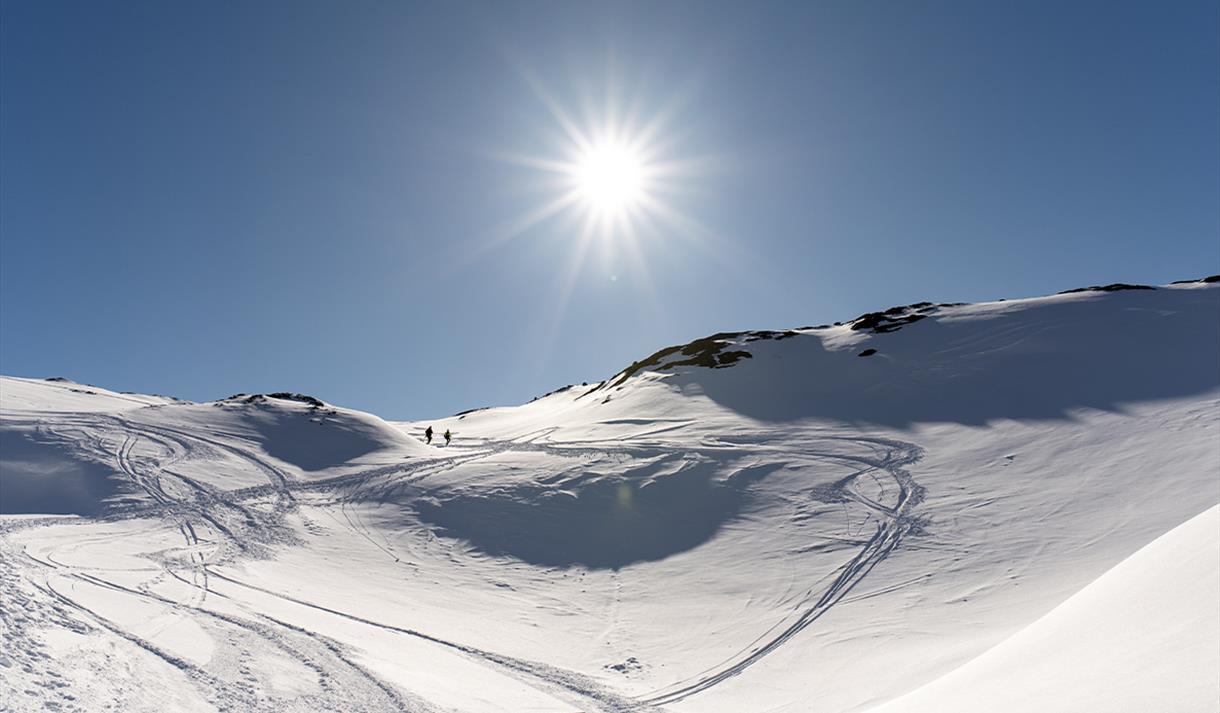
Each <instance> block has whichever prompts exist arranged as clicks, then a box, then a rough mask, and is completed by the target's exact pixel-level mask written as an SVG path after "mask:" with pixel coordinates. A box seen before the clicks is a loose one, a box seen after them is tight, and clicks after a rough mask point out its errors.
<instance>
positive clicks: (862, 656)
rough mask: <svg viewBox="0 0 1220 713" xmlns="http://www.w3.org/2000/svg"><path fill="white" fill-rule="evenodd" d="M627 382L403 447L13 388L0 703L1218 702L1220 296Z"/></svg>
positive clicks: (0, 389) (508, 412)
mask: <svg viewBox="0 0 1220 713" xmlns="http://www.w3.org/2000/svg"><path fill="white" fill-rule="evenodd" d="M919 316H922V317H923V318H922V319H919V320H918V321H915V320H914V319H911V318H913V317H919ZM906 319H911V321H910V323H901V322H902V321H903V320H906ZM853 325H854V326H856V327H860V328H857V329H853V328H852V327H853ZM866 325H879V326H880V329H881V330H882V331H880V332H877V331H874V330H873V329H871V328H863V327H864V326H866ZM891 326H893V327H898V328H897V329H895V330H894V331H884V330H886V329H889V327H891ZM868 349H875V350H876V352H875V353H872V354H871V355H869V356H863V357H861V356H857V355H858V354H860V353H861V352H863V351H865V350H868ZM736 352H745V353H746V355H741V354H736V355H735V356H734V354H735V353H736ZM734 359H737V360H736V361H735V363H731V362H733V360H734ZM689 360H693V361H695V362H698V363H701V364H704V365H703V366H701V365H698V363H697V364H678V365H674V362H680V361H689ZM709 364H720V365H721V366H720V368H708V366H706V365H709ZM637 366H638V367H639V368H638V369H629V370H628V371H626V372H623V373H620V374H617V375H614V376H613V377H611V378H610V379H607V380H606V381H605V382H602V383H600V384H597V383H590V384H588V385H577V386H573V387H570V388H567V389H563V390H560V391H558V392H555V393H553V394H550V395H548V396H545V397H543V398H540V399H538V400H535V401H533V402H531V403H529V404H526V405H523V406H519V407H513V408H492V409H486V410H480V411H475V412H471V413H467V414H464V415H461V416H453V417H449V418H441V419H436V420H433V421H428V422H419V423H393V424H391V423H387V422H385V421H383V420H381V419H379V418H377V417H375V416H372V415H369V414H365V413H361V412H357V411H352V410H348V409H343V408H339V407H336V406H332V405H330V404H325V403H322V402H317V401H312V400H308V399H302V398H299V397H290V396H289V395H287V394H282V395H273V396H254V397H249V396H245V395H241V396H238V397H234V398H230V399H223V400H221V401H217V402H211V403H203V404H192V403H187V402H180V401H177V400H174V399H168V398H164V397H154V396H137V395H130V394H116V393H114V392H109V391H106V390H104V389H99V388H96V387H92V386H83V385H79V384H74V383H70V382H63V381H41V380H36V379H19V378H11V377H3V378H0V513H2V514H0V709H4V710H15V711H27V710H28V711H33V710H39V711H41V710H48V709H50V710H63V711H67V710H129V711H164V710H174V711H178V710H182V711H195V710H199V711H212V710H264V711H293V710H299V711H314V710H335V711H382V710H407V711H504V710H511V711H573V710H581V711H651V710H672V711H698V712H702V711H712V712H715V711H759V712H762V711H814V712H818V713H823V712H826V713H829V712H844V713H846V712H849V711H860V712H864V711H877V713H883V712H884V713H893V712H894V711H912V712H915V713H920V712H923V711H946V712H949V711H966V710H971V711H975V710H995V711H1017V710H1022V711H1025V710H1047V711H1053V710H1063V711H1068V710H1073V711H1079V710H1131V711H1136V710H1159V711H1220V666H1218V665H1217V663H1220V623H1218V619H1217V611H1220V557H1218V552H1217V547H1218V546H1220V514H1218V513H1220V511H1218V510H1217V509H1216V506H1217V504H1218V503H1220V286H1216V285H1209V284H1204V283H1191V284H1186V285H1174V286H1167V287H1162V288H1158V289H1155V290H1122V291H1114V292H1103V291H1086V292H1077V293H1072V294H1063V295H1055V296H1051V297H1042V298H1034V299H1022V300H1012V301H1001V302H994V303H985V304H976V305H954V306H944V305H942V306H936V305H923V306H915V307H911V308H908V309H905V310H894V311H893V312H892V313H891V314H890V315H889V318H888V319H884V318H876V319H873V320H872V321H866V322H853V323H848V324H844V325H840V326H833V327H828V328H804V329H798V330H791V331H787V332H778V333H765V334H764V333H747V334H737V335H723V336H721V338H720V340H719V341H718V342H713V341H708V340H702V341H700V342H696V343H693V344H692V345H691V346H690V347H689V348H688V349H686V350H685V351H682V350H678V351H671V352H668V353H663V354H661V355H660V356H658V357H657V358H655V359H651V360H644V363H642V364H639V365H637ZM427 425H431V426H432V427H433V429H434V430H435V433H436V438H434V440H433V442H432V443H431V444H425V443H424V442H423V430H424V428H425V426H427ZM446 429H450V430H451V431H452V432H453V434H454V440H453V442H452V444H450V445H449V446H445V445H444V444H443V439H441V438H440V434H441V433H443V432H444V431H445V430H446ZM1167 533H1168V534H1167ZM1150 543H1151V544H1150Z"/></svg>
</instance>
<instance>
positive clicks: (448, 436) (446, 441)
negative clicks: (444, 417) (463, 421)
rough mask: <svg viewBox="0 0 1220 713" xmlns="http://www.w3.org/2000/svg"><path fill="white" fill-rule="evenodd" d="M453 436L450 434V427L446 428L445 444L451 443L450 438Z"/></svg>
mask: <svg viewBox="0 0 1220 713" xmlns="http://www.w3.org/2000/svg"><path fill="white" fill-rule="evenodd" d="M452 437H453V436H451V435H450V434H449V429H448V428H446V429H445V445H449V439H450V438H452Z"/></svg>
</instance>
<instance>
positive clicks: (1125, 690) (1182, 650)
mask: <svg viewBox="0 0 1220 713" xmlns="http://www.w3.org/2000/svg"><path fill="white" fill-rule="evenodd" d="M1217 601H1220V507H1213V508H1211V509H1210V510H1208V511H1206V512H1204V513H1202V514H1200V515H1198V516H1196V517H1194V518H1192V519H1191V520H1189V521H1187V522H1186V523H1184V524H1182V525H1179V526H1178V527H1176V528H1174V529H1173V530H1171V531H1170V532H1168V533H1167V534H1165V535H1162V536H1161V537H1159V538H1157V539H1156V540H1155V541H1154V542H1153V543H1152V544H1150V545H1148V546H1147V547H1144V548H1143V549H1141V550H1140V551H1138V552H1136V553H1135V554H1134V555H1131V556H1130V557H1128V558H1127V559H1125V560H1123V561H1122V562H1121V563H1120V564H1119V565H1118V566H1116V567H1115V568H1114V569H1112V570H1110V571H1109V572H1106V573H1105V574H1104V575H1102V576H1101V577H1100V578H1098V579H1097V581H1095V582H1092V583H1091V584H1089V585H1088V586H1086V587H1085V588H1084V589H1082V590H1080V591H1079V592H1077V593H1076V594H1074V595H1072V597H1071V598H1069V599H1068V600H1067V601H1066V602H1064V603H1063V604H1060V605H1059V606H1058V607H1056V608H1055V609H1054V611H1052V612H1051V613H1050V614H1047V615H1046V616H1045V617H1043V618H1041V619H1039V620H1038V621H1036V622H1034V623H1033V624H1031V625H1030V626H1029V627H1027V628H1025V629H1023V630H1022V631H1021V632H1019V633H1018V634H1017V635H1015V636H1013V637H1012V638H1011V639H1009V640H1007V641H1005V642H1004V643H1002V644H1000V645H999V646H997V647H995V648H994V649H992V650H990V651H988V652H987V653H985V654H983V655H982V656H980V657H978V658H977V659H975V660H973V661H971V662H970V663H968V664H966V665H965V666H963V667H961V668H960V669H958V670H956V671H954V672H953V673H951V674H949V675H947V676H945V677H944V678H941V679H939V680H937V681H934V682H933V683H931V684H928V685H927V686H924V687H923V688H920V689H919V690H918V691H916V692H914V693H912V694H910V695H907V696H903V697H902V698H900V699H898V700H896V701H893V702H892V703H890V704H888V705H886V706H883V707H882V708H880V709H877V713H884V712H888V711H909V712H910V713H917V712H919V711H936V712H937V713H949V712H950V711H977V710H980V709H982V708H985V709H987V710H990V711H1030V710H1037V711H1081V710H1105V711H1153V710H1155V711H1164V712H1165V713H1171V712H1173V711H1182V712H1183V713H1185V712H1186V711H1202V710H1208V709H1210V708H1214V707H1215V706H1216V701H1217V700H1220V680H1217V675H1216V672H1217V671H1220V646H1217V643H1216V642H1217V641H1220V607H1217V606H1216V603H1217ZM1118 672H1121V674H1122V675H1115V674H1116V673H1118ZM997 690H1002V691H1006V692H1007V695H1005V696H1002V697H999V696H996V695H995V692H996V691H997Z"/></svg>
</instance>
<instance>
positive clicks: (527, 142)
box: [0, 0, 1220, 418]
mask: <svg viewBox="0 0 1220 713" xmlns="http://www.w3.org/2000/svg"><path fill="white" fill-rule="evenodd" d="M1218 8H1220V4H1218V3H1216V2H1214V1H1212V2H1200V3H1195V2H1143V3H1128V2H1111V1H1105V2H1001V3H988V2H975V1H969V2H959V3H953V2H847V1H846V0H844V1H842V2H824V3H822V2H794V3H754V2H732V3H712V2H703V1H700V2H692V3H684V2H664V3H652V2H648V3H640V4H632V3H614V4H613V6H610V7H607V6H602V5H593V4H581V3H577V2H554V3H539V2H511V3H510V2H487V3H439V2H432V3H422V4H417V3H410V2H359V3H344V2H299V1H296V0H294V1H292V2H252V3H245V2H240V3H239V2H168V3H167V2H159V1H158V2H148V3H138V2H77V3H62V2H48V1H46V0H4V1H3V2H2V3H0V370H2V371H3V372H4V373H6V374H11V375H21V376H53V375H63V376H67V377H70V378H73V379H76V380H78V381H85V382H90V383H95V384H98V385H101V386H105V387H108V388H113V389H118V390H133V391H141V392H157V393H168V394H172V395H176V396H180V397H183V398H189V399H195V400H206V399H212V398H218V397H223V396H227V395H229V394H231V393H234V392H239V391H244V392H255V391H272V390H294V391H302V392H306V393H312V394H315V395H317V396H319V397H321V398H323V399H326V400H329V401H332V402H335V403H338V404H341V405H345V406H351V407H355V408H361V409H366V410H370V411H373V412H375V413H378V414H379V415H382V416H384V417H387V418H425V417H431V416H439V415H445V414H449V413H452V412H455V411H458V410H462V409H467V408H472V407H477V406H483V405H492V404H511V403H518V402H522V401H525V400H528V399H529V398H530V397H532V396H534V395H537V394H540V393H542V392H544V391H548V390H550V389H552V388H554V387H557V386H560V385H562V384H566V383H570V382H580V381H585V380H588V381H596V380H599V379H601V378H604V377H606V376H608V375H610V374H612V373H613V372H615V371H617V370H618V369H620V368H622V367H623V366H625V365H627V364H629V363H630V362H631V361H632V360H634V359H637V358H640V357H643V356H646V355H647V354H649V353H650V352H652V351H654V350H656V349H658V348H660V347H663V346H667V345H670V344H676V343H681V342H685V341H688V340H690V339H692V338H695V337H700V336H704V335H707V334H710V333H712V332H717V331H722V330H735V329H760V328H776V327H785V326H800V325H807V324H817V323H821V322H829V321H835V320H843V319H847V318H851V317H853V316H856V315H857V314H859V313H861V312H864V311H868V310H873V309H877V308H885V307H889V306H891V305H894V304H900V303H910V302H915V301H919V300H924V299H929V300H938V301H947V300H953V301H967V300H980V299H990V298H999V297H1015V296H1025V295H1034V294H1041V293H1046V292H1053V291H1058V290H1061V289H1065V288H1070V287H1076V286H1080V285H1085V284H1094V283H1099V282H1113V281H1130V282H1153V283H1155V282H1167V281H1170V280H1174V279H1183V278H1193V277H1199V276H1203V275H1206V274H1211V273H1216V272H1220V128H1218V127H1220V29H1218V28H1220V10H1218ZM544 96H545V97H550V99H551V100H552V101H553V102H554V104H555V105H556V106H558V107H560V108H562V109H563V110H564V111H568V112H570V113H571V114H572V115H573V116H575V117H577V118H578V119H579V120H580V121H584V120H593V121H597V120H598V113H599V111H604V110H605V108H606V102H605V101H604V98H605V97H606V96H615V97H619V98H620V99H623V100H624V101H625V100H627V99H630V100H631V101H632V102H634V104H633V106H635V107H636V109H637V110H638V115H639V116H640V117H643V118H648V117H650V116H663V117H664V122H663V128H662V130H661V131H660V132H659V134H658V141H662V142H663V143H664V150H665V151H666V152H667V154H666V155H667V156H669V157H670V158H674V159H679V160H684V159H696V158H697V159H699V161H698V162H697V163H695V164H692V165H693V166H695V167H697V169H692V170H691V171H688V172H687V173H686V174H684V175H683V176H681V177H680V180H678V179H675V180H674V182H673V189H674V192H673V193H672V194H669V195H667V196H666V201H668V202H669V205H670V206H671V208H672V209H673V210H674V211H676V212H679V213H681V214H682V215H683V216H685V217H686V218H688V219H689V220H690V221H692V222H693V223H697V225H698V226H700V227H699V229H698V230H697V231H696V230H686V229H683V230H678V229H676V227H675V226H673V225H671V224H669V223H665V222H654V223H652V224H650V225H648V226H644V227H643V229H641V230H640V231H639V232H638V234H637V240H636V242H635V245H636V247H635V249H634V250H632V249H631V248H630V247H629V245H628V244H627V243H626V242H625V241H622V240H618V239H615V238H614V236H610V237H609V238H606V237H603V238H602V239H599V240H598V241H597V243H596V245H595V249H593V250H590V251H589V252H587V253H586V254H585V255H584V257H583V258H581V259H579V260H578V255H577V250H578V246H579V240H577V238H576V233H577V232H578V231H577V230H576V228H575V227H574V222H573V219H571V216H567V217H565V216H563V215H560V216H557V217H555V218H554V219H550V220H545V221H540V222H537V223H535V224H533V225H532V226H530V227H528V228H527V229H525V230H521V231H518V232H517V233H516V234H515V235H512V236H511V238H510V239H507V240H499V241H498V242H497V239H498V238H503V237H504V236H505V235H506V232H505V228H506V226H511V225H513V224H515V223H517V222H518V221H520V220H521V219H522V217H523V216H525V215H527V214H529V213H530V212H531V211H533V210H535V209H536V208H538V207H539V206H540V205H541V204H543V203H545V202H547V201H548V200H550V198H551V197H552V196H549V195H548V194H547V191H548V190H552V189H548V188H545V187H543V178H542V177H540V175H539V172H538V171H537V170H535V169H532V168H529V167H526V166H523V165H520V164H518V163H514V162H512V161H506V160H504V156H505V155H508V154H527V155H531V156H547V155H550V154H561V153H562V146H563V145H564V143H563V139H562V132H561V130H560V126H559V124H558V123H557V121H556V118H555V115H554V114H553V113H552V111H550V110H549V109H548V105H547V103H546V101H544ZM574 266H575V267H574ZM568 285H570V287H569V286H568ZM565 292H566V295H565Z"/></svg>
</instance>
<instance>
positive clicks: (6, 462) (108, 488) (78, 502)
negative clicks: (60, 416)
mask: <svg viewBox="0 0 1220 713" xmlns="http://www.w3.org/2000/svg"><path fill="white" fill-rule="evenodd" d="M79 456H80V454H79V452H78V451H76V450H75V449H74V448H72V444H70V443H58V442H56V441H55V440H53V437H52V436H50V435H49V434H45V433H44V434H39V433H38V432H37V431H34V430H24V429H17V428H5V429H2V430H0V493H2V494H3V496H2V497H0V514H3V515H21V514H44V515H45V514H57V515H99V514H101V513H102V511H103V510H104V509H105V507H106V504H107V502H108V501H112V500H113V499H114V498H116V497H118V496H119V495H121V493H122V492H123V491H122V489H121V484H122V481H120V480H119V479H117V478H113V477H111V474H112V469H111V468H110V467H108V466H107V465H105V464H103V463H100V462H97V461H94V460H87V459H83V458H80V457H79Z"/></svg>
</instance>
